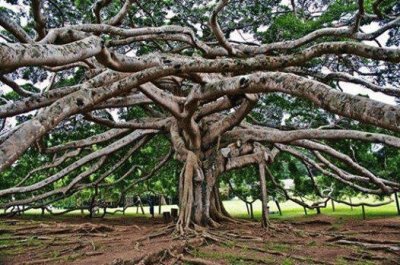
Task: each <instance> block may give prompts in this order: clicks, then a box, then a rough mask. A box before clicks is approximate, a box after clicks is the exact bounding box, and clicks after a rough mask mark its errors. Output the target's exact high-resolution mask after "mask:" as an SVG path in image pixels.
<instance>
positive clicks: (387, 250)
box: [0, 215, 400, 265]
mask: <svg viewBox="0 0 400 265" xmlns="http://www.w3.org/2000/svg"><path fill="white" fill-rule="evenodd" d="M30 218H32V217H30ZM0 264H82V265H83V264H85V265H86V264H115V265H118V264H208V265H212V264H286V265H288V264H400V217H394V218H385V219H371V220H366V221H363V220H359V219H341V218H335V217H327V216H323V215H321V216H312V217H304V218H297V219H290V220H275V221H272V228H271V229H269V230H268V231H265V230H263V229H262V228H261V227H260V225H259V224H258V223H251V222H247V221H246V222H240V223H237V224H236V223H235V224H233V223H229V224H224V225H222V226H221V227H220V228H219V229H209V230H206V231H203V230H197V231H193V232H192V233H190V234H189V235H188V236H185V237H182V236H180V235H177V234H176V233H174V232H173V226H171V225H170V226H169V228H168V227H167V225H165V224H163V222H162V220H161V219H157V218H155V219H150V218H145V217H143V218H140V217H107V218H104V219H89V218H85V217H77V216H74V217H72V216H65V217H35V218H34V219H33V220H32V219H29V218H28V217H17V218H15V217H14V218H11V219H8V218H3V219H0Z"/></svg>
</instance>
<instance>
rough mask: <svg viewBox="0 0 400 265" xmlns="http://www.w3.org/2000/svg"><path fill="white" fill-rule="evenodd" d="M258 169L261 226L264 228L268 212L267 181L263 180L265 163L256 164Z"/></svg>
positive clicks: (267, 222)
mask: <svg viewBox="0 0 400 265" xmlns="http://www.w3.org/2000/svg"><path fill="white" fill-rule="evenodd" d="M258 171H259V174H260V188H261V205H262V211H261V226H262V227H264V228H268V227H269V217H268V216H269V212H268V195H267V183H266V180H265V163H263V162H261V163H259V164H258Z"/></svg>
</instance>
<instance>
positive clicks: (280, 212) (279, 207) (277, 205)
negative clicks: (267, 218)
mask: <svg viewBox="0 0 400 265" xmlns="http://www.w3.org/2000/svg"><path fill="white" fill-rule="evenodd" d="M275 204H276V207H277V208H278V211H279V215H280V216H282V209H281V205H280V204H279V201H278V200H275Z"/></svg>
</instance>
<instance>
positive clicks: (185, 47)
mask: <svg viewBox="0 0 400 265" xmlns="http://www.w3.org/2000/svg"><path fill="white" fill-rule="evenodd" d="M6 2H7V4H5V3H6ZM1 3H3V4H4V6H3V7H0V26H1V27H2V31H1V35H0V39H1V43H0V74H1V75H0V81H1V82H2V83H3V86H2V90H3V95H2V96H1V98H0V99H1V101H0V102H1V103H0V104H1V105H0V118H1V120H0V121H1V124H2V127H1V128H2V131H1V135H0V172H1V173H0V176H1V188H2V190H0V201H1V206H2V207H3V208H5V209H10V208H11V207H13V206H16V205H24V206H25V208H24V209H25V210H26V209H29V208H32V207H33V208H34V207H39V206H40V205H45V204H50V203H54V202H55V201H58V200H62V199H64V198H67V197H68V196H71V195H73V194H75V193H79V192H81V191H83V190H87V189H96V190H97V189H101V188H102V187H104V186H107V185H112V184H113V183H117V182H118V183H120V184H121V183H125V184H124V185H127V187H126V188H133V189H134V187H135V185H136V184H137V183H138V182H139V181H142V180H145V179H149V178H151V176H152V175H153V174H152V173H154V172H155V171H157V170H159V169H160V168H162V167H163V165H165V163H166V162H168V161H169V160H171V159H173V160H176V161H180V163H175V164H174V165H176V166H180V168H179V169H177V172H178V174H177V178H179V179H178V180H177V183H178V184H177V185H179V189H178V191H179V208H180V211H179V218H178V221H177V228H178V229H179V230H180V231H185V229H188V228H189V227H190V226H191V225H192V224H196V225H202V226H207V225H218V223H219V222H221V221H224V220H230V217H229V214H228V213H227V212H226V211H225V209H224V207H223V205H222V203H221V197H220V192H219V189H218V185H219V181H220V180H219V177H220V176H221V175H222V174H224V173H225V172H228V171H231V170H234V169H239V168H243V167H248V166H249V165H253V166H255V167H256V168H257V172H258V178H257V179H256V181H257V182H259V187H260V193H261V196H260V197H261V198H262V205H263V209H264V211H263V213H264V215H263V222H264V224H267V220H266V219H267V216H266V215H267V211H266V207H267V200H268V196H267V190H269V189H270V188H272V186H273V188H274V189H275V190H279V192H280V193H281V194H283V195H284V196H285V197H286V198H287V199H290V200H293V201H295V202H297V203H299V204H301V205H303V206H304V207H307V208H316V207H321V205H326V202H327V201H328V200H329V199H335V198H334V195H333V194H334V188H333V187H332V185H329V183H331V184H335V185H336V186H335V187H337V188H336V189H349V190H352V191H354V192H359V193H363V194H373V195H382V196H386V195H390V194H393V193H395V192H397V191H398V190H399V188H400V185H399V177H398V176H397V173H398V170H397V172H396V165H398V164H396V163H395V160H390V157H394V158H396V159H397V161H398V160H399V157H398V156H399V151H398V150H399V149H398V148H400V138H398V136H399V134H398V133H399V132H400V107H399V106H398V105H396V104H397V103H396V100H397V99H398V97H399V96H400V83H399V80H400V79H399V77H400V67H399V66H400V64H399V63H400V48H399V42H400V31H399V29H400V27H399V26H400V15H399V14H400V3H399V2H398V1H397V0H365V1H363V0H358V1H351V0H335V1H328V0H324V1H314V0H298V1H297V0H296V1H280V0H263V1H258V0H244V1H243V0H232V1H228V0H220V1H192V0H177V1H171V0H163V1H161V0H160V1H140V0H125V1H123V0H121V1H119V0H115V1H110V0H97V1H95V0H76V1H64V0H63V1H53V0H32V1H25V0H24V1H21V0H20V1H11V0H10V1H1ZM352 89H361V90H362V91H373V92H375V93H373V94H374V95H375V96H374V99H372V98H370V97H369V96H365V95H355V94H356V93H353V92H352V91H351V90H352ZM343 90H344V91H343ZM370 94H371V93H370ZM380 99H386V101H385V102H388V103H384V102H383V101H382V100H380ZM79 128H80V129H79ZM82 128H83V130H82ZM77 130H80V132H81V133H80V134H78V133H76V132H77ZM158 135H161V136H162V137H164V138H165V139H168V142H167V143H168V145H169V146H170V148H171V151H170V152H168V154H167V155H165V156H161V158H159V161H158V162H159V163H156V164H155V165H154V168H153V169H152V172H149V173H148V174H147V175H145V176H142V177H141V178H140V179H137V178H132V174H131V173H132V172H133V171H134V168H135V167H136V166H135V165H131V164H130V163H131V158H132V157H135V156H136V155H137V152H139V150H141V149H143V148H144V147H145V146H146V144H148V143H149V141H151V139H152V138H154V137H158ZM164 138H163V139H164ZM354 143H356V144H354ZM153 145H154V142H153ZM156 146H157V143H156ZM359 146H368V148H364V149H362V148H359ZM382 150H383V151H384V152H383V151H382ZM357 151H360V152H361V153H358V152H357ZM367 154H369V155H370V157H374V156H376V155H377V154H378V155H379V154H380V155H381V158H382V156H383V158H382V159H380V160H379V159H378V160H379V161H377V162H376V163H375V162H374V163H373V162H371V161H372V160H371V161H368V160H369V159H368V156H367ZM153 155H154V156H157V155H159V154H158V153H157V151H156V152H154V153H153ZM27 156H33V157H34V158H33V160H31V161H36V162H35V163H33V162H31V163H26V161H30V160H26V159H25V160H24V158H26V157H27ZM361 156H363V157H364V159H362V158H361ZM280 157H283V158H284V159H283V160H285V159H296V160H297V161H300V162H301V164H302V165H303V166H304V167H305V168H307V170H308V173H309V174H308V177H309V178H310V179H311V180H312V183H313V189H314V192H315V193H316V194H317V195H318V196H319V198H320V200H319V201H318V202H316V203H314V204H307V201H304V200H301V199H299V197H297V196H294V195H293V194H294V193H293V192H291V191H290V190H287V189H286V188H287V187H286V186H285V185H283V184H282V183H281V182H280V180H279V179H280V178H279V176H278V175H279V172H278V173H276V172H275V173H274V172H272V170H271V167H273V166H274V163H277V161H278V162H282V159H280ZM35 159H36V160H35ZM371 159H372V158H371ZM383 160H384V161H383ZM389 160H390V161H391V162H390V161H389ZM23 161H25V162H24V163H25V167H27V168H29V169H30V170H29V172H25V171H21V170H19V171H18V170H17V169H18V168H20V166H21V164H22V162H23ZM382 161H383V162H382ZM388 161H389V162H390V163H388ZM40 162H41V163H42V165H39V163H40ZM378 164H379V165H378ZM382 164H385V166H386V167H384V168H383V169H382V170H381V167H380V166H381V165H382ZM388 164H390V165H388ZM393 165H395V166H393ZM120 167H125V168H127V169H126V170H125V172H120V173H119V174H118V177H117V178H115V179H114V182H111V183H110V182H109V181H107V178H108V177H109V176H110V174H113V173H114V172H116V170H118V169H119V168H120ZM53 169H56V170H53ZM385 169H386V170H385ZM179 172H180V174H179ZM316 175H318V176H321V177H322V178H323V179H324V183H325V184H324V186H323V187H322V186H321V182H320V181H316V179H315V176H316ZM288 177H290V176H288ZM122 179H124V181H123V182H122ZM126 180H129V181H128V182H126ZM267 184H268V185H267ZM124 190H125V191H126V189H124ZM122 193H123V192H122Z"/></svg>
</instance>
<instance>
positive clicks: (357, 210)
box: [27, 197, 397, 219]
mask: <svg viewBox="0 0 400 265" xmlns="http://www.w3.org/2000/svg"><path fill="white" fill-rule="evenodd" d="M393 199H394V197H393ZM352 201H353V203H357V202H361V201H363V202H369V203H374V202H375V203H377V202H376V201H374V200H373V199H372V198H367V199H365V198H363V199H360V198H353V199H352ZM280 205H281V209H282V216H280V215H279V214H277V213H276V214H271V215H270V218H271V219H278V218H284V219H287V218H295V217H302V216H304V215H305V213H304V209H303V207H301V206H299V205H297V204H296V203H294V202H292V201H286V202H282V203H280ZM224 206H225V208H226V209H227V211H228V212H229V213H230V214H231V215H232V216H234V217H237V218H248V217H249V216H248V214H247V210H246V205H245V204H244V203H243V202H242V201H240V200H235V199H234V200H229V201H224ZM269 206H270V211H272V212H277V211H278V209H277V207H276V204H275V203H274V202H270V205H269ZM171 208H177V206H176V205H163V206H162V208H161V212H164V211H170V209H171ZM253 208H254V216H255V218H256V219H258V218H260V216H261V202H260V201H259V200H258V201H256V202H255V203H254V204H253ZM56 211H57V210H55V212H56ZM108 211H111V212H112V211H114V209H108ZM144 211H145V213H146V216H150V215H149V207H148V206H145V207H144ZM100 212H102V210H101V211H100ZM365 212H366V218H367V219H368V218H374V217H391V216H396V215H397V209H396V204H395V202H392V203H391V204H388V205H384V206H379V207H365ZM40 213H41V210H30V211H28V212H27V214H28V215H29V214H33V215H37V214H40ZM155 213H156V214H158V206H156V207H155ZM321 213H322V214H325V215H329V216H337V217H349V218H362V209H361V207H354V208H353V210H352V209H351V207H350V206H348V205H345V204H339V203H335V211H333V210H332V205H331V203H330V202H329V203H328V204H327V207H326V208H322V209H321ZM80 214H81V213H80V211H73V212H70V213H68V214H67V215H80ZM85 214H87V211H85ZM307 214H308V215H309V216H311V215H315V214H316V211H315V210H308V209H307ZM121 215H122V213H118V214H116V215H115V216H121ZM126 216H143V215H142V214H141V211H140V209H139V213H136V207H130V208H128V209H127V210H126Z"/></svg>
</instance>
